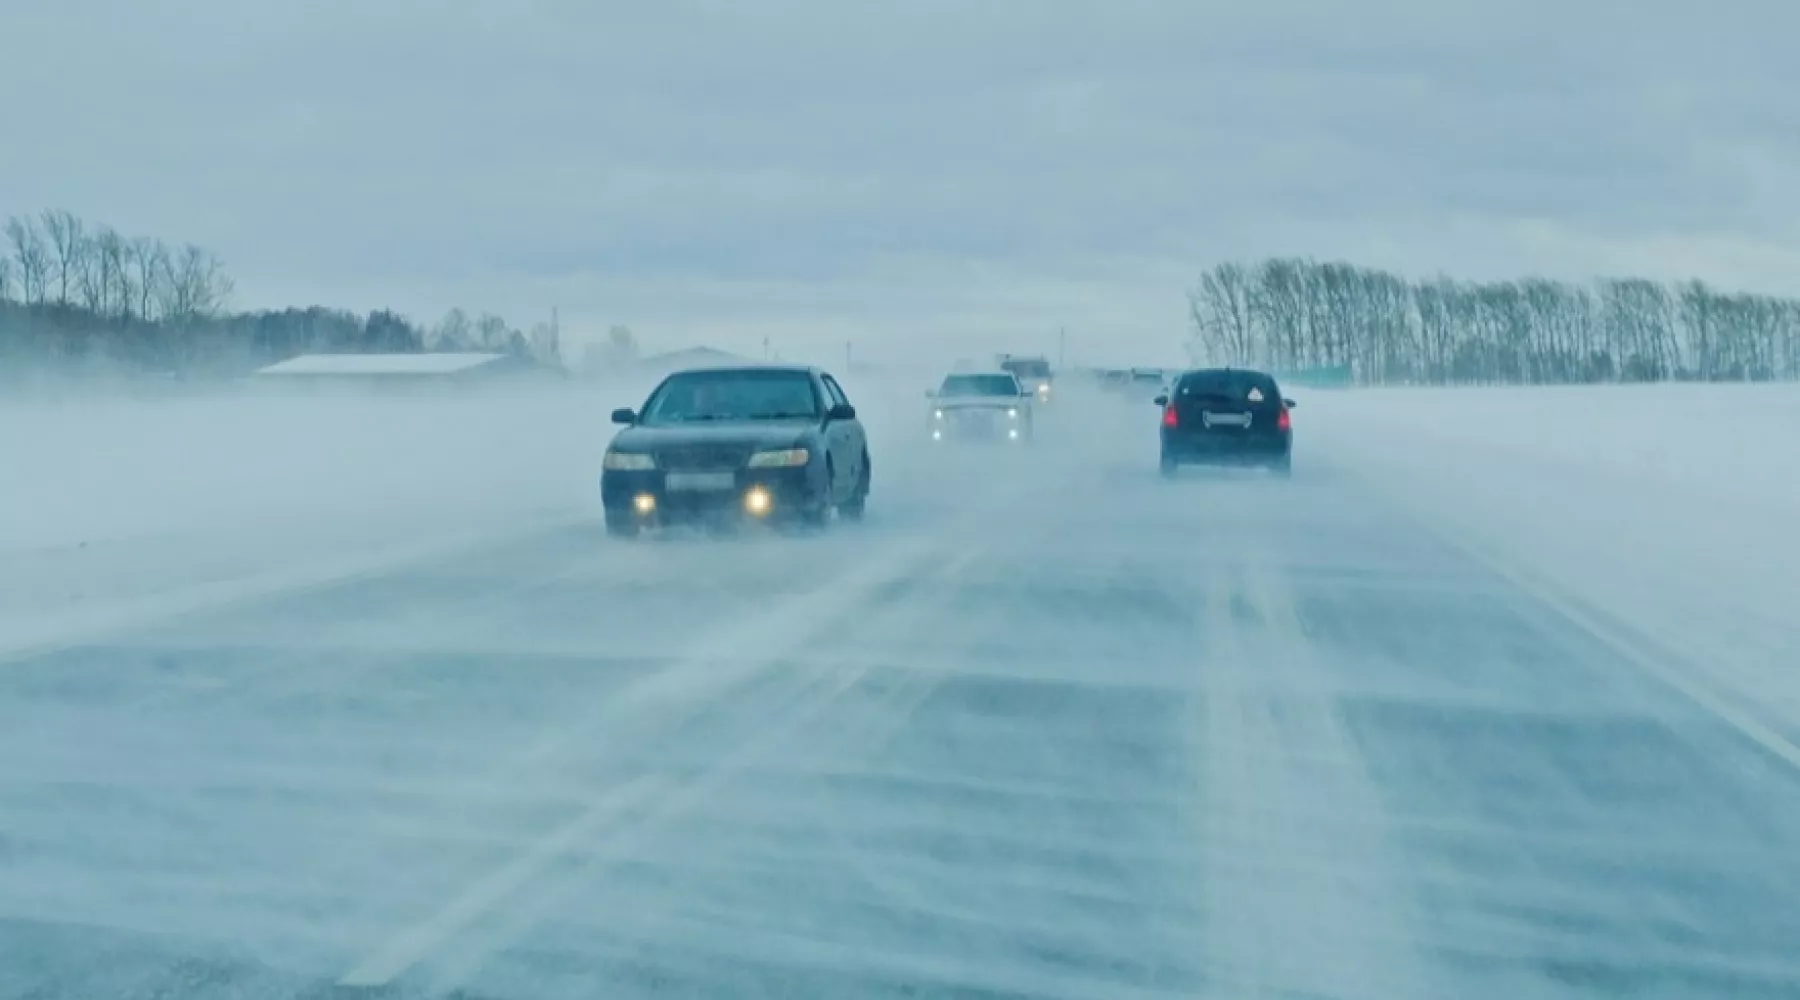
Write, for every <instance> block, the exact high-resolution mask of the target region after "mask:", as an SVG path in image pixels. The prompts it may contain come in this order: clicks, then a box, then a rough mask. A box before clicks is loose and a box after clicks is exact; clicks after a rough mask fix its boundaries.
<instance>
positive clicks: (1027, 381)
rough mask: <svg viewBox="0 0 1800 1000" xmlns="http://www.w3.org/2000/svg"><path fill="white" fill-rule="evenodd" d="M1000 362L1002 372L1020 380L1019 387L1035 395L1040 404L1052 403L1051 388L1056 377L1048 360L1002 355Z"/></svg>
mask: <svg viewBox="0 0 1800 1000" xmlns="http://www.w3.org/2000/svg"><path fill="white" fill-rule="evenodd" d="M998 360H999V362H1000V370H1001V371H1003V372H1006V373H1007V374H1009V375H1011V376H1013V377H1014V378H1016V379H1018V380H1019V385H1020V386H1022V387H1023V388H1024V390H1025V391H1026V392H1028V393H1031V394H1033V395H1035V396H1036V397H1037V401H1038V402H1040V403H1048V402H1050V388H1051V386H1052V385H1053V384H1054V383H1055V381H1056V376H1055V375H1054V374H1053V373H1052V372H1051V371H1050V362H1049V361H1048V360H1046V359H1045V358H1041V357H1027V356H1025V355H1020V354H1002V355H1000V357H999V359H998Z"/></svg>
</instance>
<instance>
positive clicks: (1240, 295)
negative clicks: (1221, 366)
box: [1188, 262, 1255, 364]
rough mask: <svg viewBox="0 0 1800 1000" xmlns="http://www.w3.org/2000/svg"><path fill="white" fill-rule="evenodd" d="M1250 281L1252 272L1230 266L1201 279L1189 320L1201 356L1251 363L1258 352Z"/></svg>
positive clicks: (1190, 303)
mask: <svg viewBox="0 0 1800 1000" xmlns="http://www.w3.org/2000/svg"><path fill="white" fill-rule="evenodd" d="M1250 281H1251V279H1250V272H1249V269H1247V268H1245V267H1244V266H1243V265H1242V264H1238V263H1232V262H1227V263H1223V264H1220V265H1218V266H1216V267H1214V268H1212V269H1211V270H1209V271H1207V272H1206V273H1205V274H1203V275H1201V277H1200V287H1199V289H1198V290H1197V291H1194V292H1189V293H1188V318H1189V320H1190V321H1191V322H1192V323H1193V326H1194V334H1195V337H1196V338H1197V340H1198V341H1199V344H1200V346H1201V348H1202V349H1203V350H1202V352H1201V353H1204V354H1206V355H1207V356H1210V357H1212V358H1216V359H1219V360H1223V361H1232V362H1237V363H1240V364H1242V363H1247V362H1248V361H1249V360H1250V358H1251V357H1252V355H1253V352H1254V350H1255V331H1254V330H1253V329H1252V326H1253V323H1254V320H1253V318H1252V308H1251V287H1250Z"/></svg>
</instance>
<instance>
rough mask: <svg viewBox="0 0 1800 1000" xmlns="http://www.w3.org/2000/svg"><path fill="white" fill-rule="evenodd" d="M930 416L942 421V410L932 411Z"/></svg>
mask: <svg viewBox="0 0 1800 1000" xmlns="http://www.w3.org/2000/svg"><path fill="white" fill-rule="evenodd" d="M931 415H932V416H933V417H936V418H937V419H939V420H942V419H944V411H943V410H932V411H931Z"/></svg>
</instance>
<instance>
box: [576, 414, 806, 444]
mask: <svg viewBox="0 0 1800 1000" xmlns="http://www.w3.org/2000/svg"><path fill="white" fill-rule="evenodd" d="M817 426H818V425H817V424H814V423H813V422H811V421H800V420H796V421H788V420H744V421H733V422H730V423H725V422H721V423H695V424H679V425H676V426H668V427H627V428H625V429H624V430H621V431H620V432H619V433H618V434H617V435H615V436H614V437H613V444H612V446H613V447H614V448H616V449H618V450H620V451H661V450H662V449H664V448H684V447H692V446H694V445H709V444H724V445H749V446H752V447H756V448H791V447H794V446H795V445H798V444H803V443H805V442H806V441H807V440H808V439H809V438H810V437H811V435H812V432H813V431H814V430H815V429H816V428H817Z"/></svg>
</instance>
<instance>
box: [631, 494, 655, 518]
mask: <svg viewBox="0 0 1800 1000" xmlns="http://www.w3.org/2000/svg"><path fill="white" fill-rule="evenodd" d="M631 509H632V510H635V511H637V512H638V513H639V514H654V513H656V498H655V497H654V496H651V495H650V494H648V493H639V494H638V495H637V496H634V497H632V498H631Z"/></svg>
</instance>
